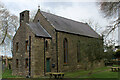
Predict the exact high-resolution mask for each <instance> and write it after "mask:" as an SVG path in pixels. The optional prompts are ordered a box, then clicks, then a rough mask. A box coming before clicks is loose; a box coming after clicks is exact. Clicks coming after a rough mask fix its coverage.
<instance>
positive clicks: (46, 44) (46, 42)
mask: <svg viewBox="0 0 120 80" xmlns="http://www.w3.org/2000/svg"><path fill="white" fill-rule="evenodd" d="M45 48H46V50H48V41H47V40H46V41H45Z"/></svg>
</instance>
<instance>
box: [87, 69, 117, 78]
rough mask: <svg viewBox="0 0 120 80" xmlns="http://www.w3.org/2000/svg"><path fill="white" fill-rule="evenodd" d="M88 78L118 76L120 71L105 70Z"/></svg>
mask: <svg viewBox="0 0 120 80" xmlns="http://www.w3.org/2000/svg"><path fill="white" fill-rule="evenodd" d="M86 78H118V72H111V71H103V72H99V73H95V74H92V75H90V76H87V77H86Z"/></svg>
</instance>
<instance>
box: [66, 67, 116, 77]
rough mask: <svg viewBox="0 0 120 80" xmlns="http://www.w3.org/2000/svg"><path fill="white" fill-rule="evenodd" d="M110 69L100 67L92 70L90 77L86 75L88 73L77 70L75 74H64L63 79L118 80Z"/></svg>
mask: <svg viewBox="0 0 120 80" xmlns="http://www.w3.org/2000/svg"><path fill="white" fill-rule="evenodd" d="M110 68H111V67H102V68H97V69H94V70H93V73H92V74H91V75H88V73H89V72H90V71H89V70H88V71H84V70H78V71H75V72H66V73H65V78H118V72H112V71H111V70H110Z"/></svg>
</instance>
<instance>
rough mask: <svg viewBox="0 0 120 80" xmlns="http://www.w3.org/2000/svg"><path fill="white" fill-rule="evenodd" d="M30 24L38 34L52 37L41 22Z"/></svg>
mask: <svg viewBox="0 0 120 80" xmlns="http://www.w3.org/2000/svg"><path fill="white" fill-rule="evenodd" d="M28 25H29V27H30V28H31V29H32V31H33V33H34V34H35V35H36V36H38V37H47V38H51V35H50V34H49V33H48V32H47V31H46V30H45V29H44V28H43V27H42V25H40V23H33V22H30V23H29V24H28Z"/></svg>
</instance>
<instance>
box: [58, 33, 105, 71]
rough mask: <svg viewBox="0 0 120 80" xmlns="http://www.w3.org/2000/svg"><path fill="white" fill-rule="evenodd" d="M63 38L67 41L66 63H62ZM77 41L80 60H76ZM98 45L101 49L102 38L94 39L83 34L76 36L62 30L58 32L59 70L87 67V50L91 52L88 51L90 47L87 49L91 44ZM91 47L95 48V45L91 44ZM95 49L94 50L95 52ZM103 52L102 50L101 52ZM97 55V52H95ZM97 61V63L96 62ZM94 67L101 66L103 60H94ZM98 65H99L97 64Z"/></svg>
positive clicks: (88, 63)
mask: <svg viewBox="0 0 120 80" xmlns="http://www.w3.org/2000/svg"><path fill="white" fill-rule="evenodd" d="M64 38H66V39H67V41H68V63H67V64H64V49H63V40H64ZM78 41H80V55H81V59H80V62H77V44H78ZM95 42H99V43H97V45H99V47H100V48H101V49H103V48H102V47H103V41H102V39H96V38H90V37H85V36H78V35H74V34H68V33H64V32H58V60H59V62H58V64H59V71H60V72H64V71H74V70H77V69H85V68H89V66H90V62H89V61H88V59H87V58H88V57H87V55H86V54H87V52H88V54H91V53H90V52H91V51H92V49H89V46H91V45H96V43H95ZM92 47H93V49H95V50H99V49H97V47H96V46H92ZM87 48H88V49H87ZM95 52H96V51H94V53H95ZM102 53H103V52H102ZM97 54H98V55H99V52H98V53H97ZM97 63H98V64H97ZM94 64H96V65H94V67H100V66H103V62H101V61H100V62H94ZM98 65H99V66H98Z"/></svg>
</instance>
